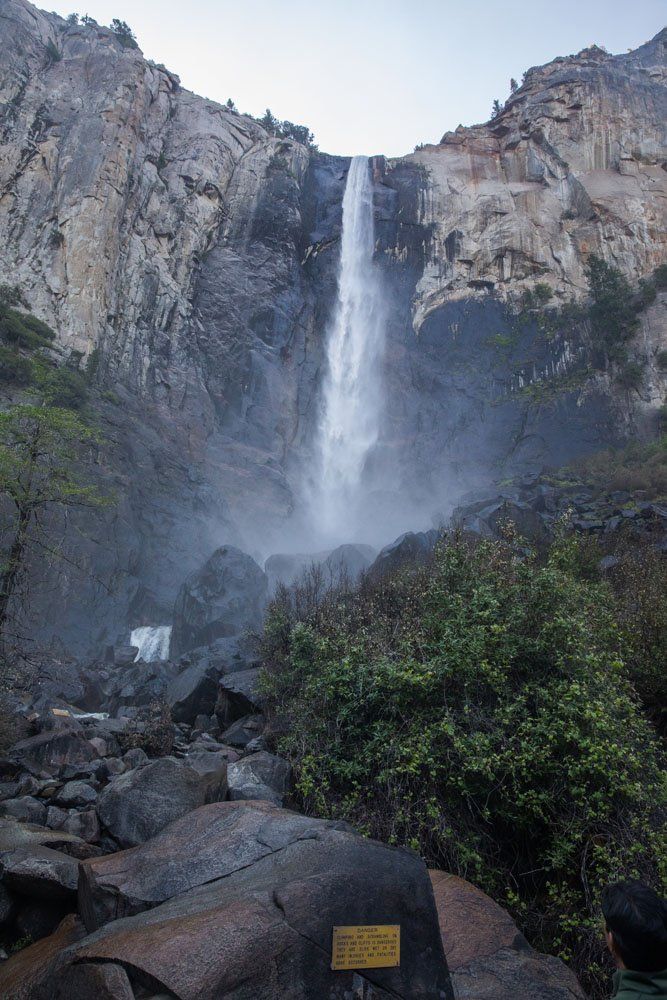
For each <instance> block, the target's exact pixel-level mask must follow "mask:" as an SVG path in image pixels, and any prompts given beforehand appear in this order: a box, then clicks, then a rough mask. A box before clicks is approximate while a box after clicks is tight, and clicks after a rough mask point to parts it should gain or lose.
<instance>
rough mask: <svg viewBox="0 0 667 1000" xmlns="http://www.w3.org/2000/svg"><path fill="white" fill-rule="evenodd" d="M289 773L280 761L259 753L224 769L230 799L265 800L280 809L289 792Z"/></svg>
mask: <svg viewBox="0 0 667 1000" xmlns="http://www.w3.org/2000/svg"><path fill="white" fill-rule="evenodd" d="M291 774H292V769H291V767H290V765H289V764H288V763H287V761H286V760H283V759H282V757H276V756H274V755H273V754H270V753H267V752H266V751H265V750H260V751H259V753H253V754H250V755H249V756H248V757H243V759H242V760H239V761H237V762H236V763H235V764H230V765H229V767H228V768H227V781H228V784H229V798H230V799H232V800H237V799H246V800H247V799H265V800H266V801H267V802H273V803H274V805H277V806H281V805H282V804H283V801H284V799H285V796H286V795H287V791H288V789H289V784H290V778H291Z"/></svg>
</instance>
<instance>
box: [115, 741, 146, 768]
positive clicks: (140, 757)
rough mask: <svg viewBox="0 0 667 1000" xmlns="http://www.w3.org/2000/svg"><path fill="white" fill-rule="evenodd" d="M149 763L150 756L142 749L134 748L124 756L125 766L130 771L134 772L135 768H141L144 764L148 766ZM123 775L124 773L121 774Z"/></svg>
mask: <svg viewBox="0 0 667 1000" xmlns="http://www.w3.org/2000/svg"><path fill="white" fill-rule="evenodd" d="M148 761H149V757H148V754H147V753H146V751H145V750H142V749H141V747H133V748H132V749H131V750H128V751H127V752H126V753H124V754H123V764H125V767H126V768H127V769H128V770H130V771H131V770H133V769H134V768H135V767H141V766H142V765H143V764H147V763H148ZM121 773H122V772H121Z"/></svg>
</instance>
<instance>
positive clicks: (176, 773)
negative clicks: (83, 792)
mask: <svg viewBox="0 0 667 1000" xmlns="http://www.w3.org/2000/svg"><path fill="white" fill-rule="evenodd" d="M226 782H227V774H226V766H223V767H221V768H219V769H217V770H215V771H212V772H209V773H207V774H203V775H202V774H199V773H198V772H197V771H196V770H195V769H194V768H193V767H189V766H188V765H187V764H186V763H184V762H183V761H181V760H177V759H176V758H174V757H164V758H162V759H161V760H156V761H153V762H152V763H149V764H146V765H145V766H143V767H139V768H136V769H134V770H132V771H127V772H126V773H125V774H121V775H119V776H118V777H117V778H115V779H114V780H113V781H112V782H111V783H110V784H109V785H107V787H106V788H105V789H104V790H103V791H102V792H101V793H100V796H99V798H98V801H97V813H98V816H99V818H100V821H101V823H102V824H103V826H104V827H105V828H106V830H107V831H108V832H109V833H110V834H111V836H112V837H113V838H114V840H116V841H117V842H118V844H120V846H121V847H134V846H135V845H137V844H141V843H143V842H144V841H146V840H149V839H150V838H151V837H154V836H155V835H156V834H157V833H159V832H160V830H162V829H163V828H164V827H165V826H166V825H167V824H168V823H170V822H172V820H175V819H177V818H178V817H179V816H183V815H184V814H185V813H188V812H191V811H192V810H193V809H196V808H197V807H198V806H201V805H203V804H204V803H205V802H214V801H216V800H217V799H219V798H221V797H223V796H224V795H225V793H226V788H227V784H226Z"/></svg>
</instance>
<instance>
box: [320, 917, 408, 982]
mask: <svg viewBox="0 0 667 1000" xmlns="http://www.w3.org/2000/svg"><path fill="white" fill-rule="evenodd" d="M400 964H401V928H400V925H399V924H367V925H365V926H361V927H334V929H333V942H332V945H331V968H332V969H333V970H334V971H335V970H338V969H394V968H396V966H398V965H400Z"/></svg>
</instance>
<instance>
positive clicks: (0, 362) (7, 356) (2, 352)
mask: <svg viewBox="0 0 667 1000" xmlns="http://www.w3.org/2000/svg"><path fill="white" fill-rule="evenodd" d="M32 377H33V365H32V361H31V360H30V358H25V357H23V355H22V354H19V352H18V351H12V350H11V349H10V348H8V347H0V382H10V383H12V384H14V385H21V386H25V385H30V383H31V382H32Z"/></svg>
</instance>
